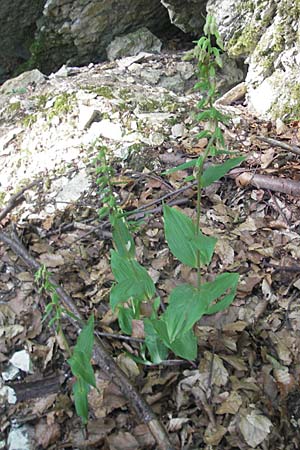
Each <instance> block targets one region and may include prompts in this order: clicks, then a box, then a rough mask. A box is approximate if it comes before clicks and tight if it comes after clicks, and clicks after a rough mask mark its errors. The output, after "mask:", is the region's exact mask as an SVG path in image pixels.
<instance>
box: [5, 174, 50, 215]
mask: <svg viewBox="0 0 300 450" xmlns="http://www.w3.org/2000/svg"><path fill="white" fill-rule="evenodd" d="M40 182H41V180H35V181H33V182H32V183H30V184H28V185H27V186H25V187H23V189H21V190H20V191H19V192H17V193H16V194H15V195H13V196H11V197H10V199H9V200H8V202H7V205H6V206H5V208H3V210H2V211H1V212H0V220H3V219H4V217H6V216H7V214H8V213H9V212H10V211H11V210H13V209H14V208H15V207H16V206H17V205H18V204H19V203H21V202H22V201H23V200H24V196H23V194H24V192H25V191H28V189H31V188H32V187H33V186H35V185H37V184H39V183H40Z"/></svg>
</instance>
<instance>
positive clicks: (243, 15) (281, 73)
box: [207, 0, 300, 119]
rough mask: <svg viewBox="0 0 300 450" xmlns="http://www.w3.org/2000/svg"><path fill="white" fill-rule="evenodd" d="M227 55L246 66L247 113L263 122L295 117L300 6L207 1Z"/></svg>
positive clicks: (261, 0)
mask: <svg viewBox="0 0 300 450" xmlns="http://www.w3.org/2000/svg"><path fill="white" fill-rule="evenodd" d="M207 10H208V11H209V12H210V13H212V14H214V16H215V17H216V20H217V24H218V28H219V31H220V33H221V35H222V37H223V39H224V41H225V44H226V47H227V50H228V53H229V55H230V56H233V57H236V58H242V59H244V60H245V62H246V63H247V64H248V65H249V68H248V74H247V77H246V82H247V84H248V96H247V99H248V103H249V106H250V108H251V109H252V110H253V112H255V113H256V114H258V115H259V116H260V117H262V118H266V119H275V118H277V117H280V118H293V117H298V116H299V113H300V95H299V94H300V80H299V68H300V50H299V46H300V25H299V24H300V6H299V2H295V1H294V0H282V1H280V2H279V1H277V0H249V1H247V2H245V1H243V0H238V1H233V0H208V4H207Z"/></svg>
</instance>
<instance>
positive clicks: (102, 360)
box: [0, 231, 174, 450]
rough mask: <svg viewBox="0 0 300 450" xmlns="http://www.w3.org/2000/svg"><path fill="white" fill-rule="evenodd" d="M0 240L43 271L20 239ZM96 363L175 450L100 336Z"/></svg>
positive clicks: (161, 444) (166, 448) (70, 305)
mask: <svg viewBox="0 0 300 450" xmlns="http://www.w3.org/2000/svg"><path fill="white" fill-rule="evenodd" d="M0 240H1V241H2V242H4V243H5V244H6V245H8V246H9V247H10V248H11V249H12V250H13V252H14V253H15V254H16V255H18V256H19V257H20V258H21V259H22V260H23V261H24V263H25V264H26V266H27V267H29V268H30V269H31V270H33V271H37V270H38V269H39V268H40V265H39V263H38V262H37V261H36V260H35V259H34V258H33V257H32V256H30V254H29V253H28V251H27V250H26V248H25V247H24V245H23V244H22V243H21V242H20V241H19V240H18V238H17V237H16V236H14V238H13V239H12V238H10V237H9V236H8V235H7V234H6V233H3V232H1V231H0ZM49 281H50V282H51V283H52V284H53V285H55V287H56V292H57V294H58V295H59V297H60V300H61V302H62V304H63V306H64V307H65V308H66V309H67V310H69V311H70V312H71V313H73V314H74V315H75V316H76V317H78V318H79V319H80V321H82V322H84V318H83V317H82V315H81V313H80V312H79V310H78V309H77V307H76V306H75V304H74V302H73V300H72V298H71V297H70V296H69V295H68V294H67V293H66V291H65V290H64V289H63V288H62V287H61V286H59V285H58V284H57V282H56V280H55V279H54V277H49ZM68 319H69V320H70V321H71V322H72V323H73V325H74V326H75V327H76V328H77V329H78V330H80V329H81V326H80V324H79V323H78V322H77V321H75V320H74V319H72V318H71V317H69V316H68ZM94 360H95V362H96V363H97V364H98V366H99V367H101V369H102V370H103V371H104V372H105V373H106V375H107V376H108V378H109V379H110V380H111V381H112V382H113V383H115V384H116V385H117V386H118V388H119V389H120V391H121V392H122V394H123V395H124V396H125V397H126V398H127V399H128V400H129V401H130V402H131V404H132V406H133V408H134V410H135V412H136V414H137V416H138V418H139V419H140V420H141V421H142V422H144V423H146V424H147V425H148V427H149V429H150V431H151V433H152V435H153V437H154V438H155V440H156V442H157V445H158V448H160V449H161V450H173V449H174V447H173V446H172V444H171V442H170V440H169V437H168V435H167V432H166V430H165V429H164V427H163V425H162V424H161V423H160V422H159V421H158V419H157V418H156V416H155V414H154V412H153V411H152V409H151V408H150V406H149V405H148V404H147V403H146V401H145V400H144V399H143V397H142V396H141V395H140V394H139V393H138V391H137V390H136V389H135V387H134V386H133V385H132V384H131V383H130V381H129V379H128V378H127V376H126V375H125V374H124V372H123V371H122V370H121V369H120V367H119V366H118V365H117V364H116V363H115V361H114V359H113V358H112V357H111V356H110V355H109V354H108V352H107V351H106V349H105V347H104V345H103V343H102V341H101V339H100V338H99V337H98V336H97V335H96V336H95V345H94Z"/></svg>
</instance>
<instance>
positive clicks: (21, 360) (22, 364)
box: [9, 350, 31, 372]
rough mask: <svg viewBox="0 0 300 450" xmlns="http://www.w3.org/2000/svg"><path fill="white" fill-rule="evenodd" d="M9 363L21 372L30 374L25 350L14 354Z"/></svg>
mask: <svg viewBox="0 0 300 450" xmlns="http://www.w3.org/2000/svg"><path fill="white" fill-rule="evenodd" d="M9 362H10V363H11V364H12V365H13V366H15V367H17V368H18V369H20V370H23V372H31V361H30V355H29V353H28V352H27V351H26V350H20V351H19V352H15V353H14V354H13V356H12V357H11V358H10V360H9Z"/></svg>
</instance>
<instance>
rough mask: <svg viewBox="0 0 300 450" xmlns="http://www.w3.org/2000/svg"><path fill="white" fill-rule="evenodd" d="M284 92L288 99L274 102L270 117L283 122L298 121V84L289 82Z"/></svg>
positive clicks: (299, 104)
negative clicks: (287, 94) (277, 118)
mask: <svg viewBox="0 0 300 450" xmlns="http://www.w3.org/2000/svg"><path fill="white" fill-rule="evenodd" d="M285 90H286V91H287V92H289V98H288V99H285V100H282V98H281V99H280V101H276V102H274V104H273V106H272V107H271V111H270V112H271V113H272V115H273V116H274V117H275V118H276V117H280V118H282V119H284V120H285V121H287V122H289V121H291V120H299V117H300V83H298V84H297V83H295V82H293V81H291V82H290V83H288V85H287V86H286V87H285Z"/></svg>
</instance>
